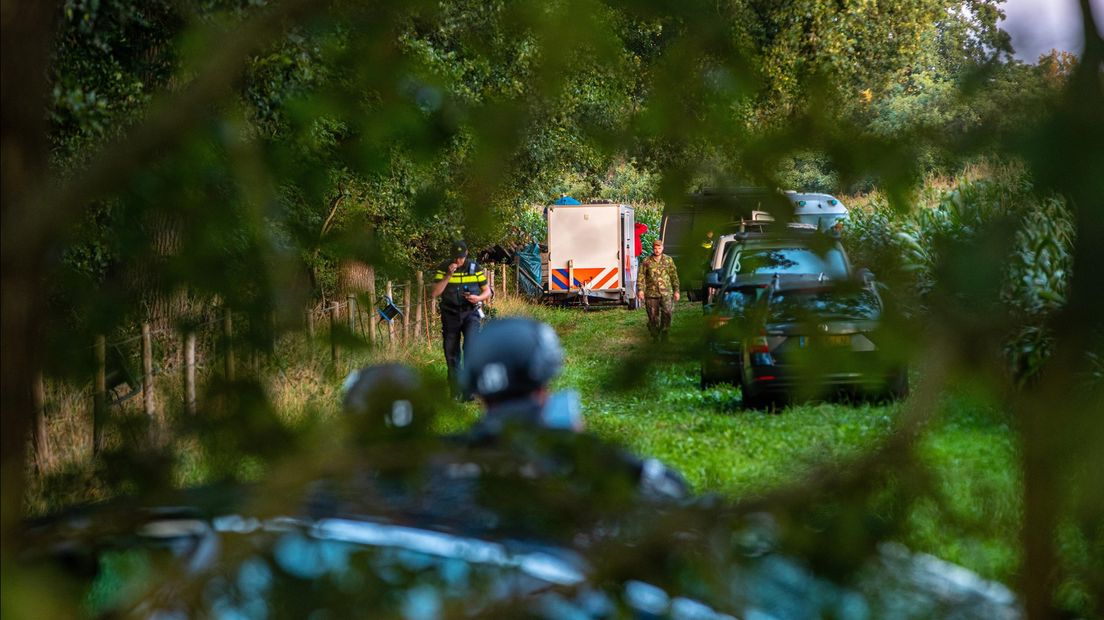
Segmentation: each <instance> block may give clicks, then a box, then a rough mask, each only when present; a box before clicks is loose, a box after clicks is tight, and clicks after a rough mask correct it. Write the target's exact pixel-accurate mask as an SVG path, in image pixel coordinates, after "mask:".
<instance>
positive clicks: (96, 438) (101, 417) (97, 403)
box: [92, 334, 107, 456]
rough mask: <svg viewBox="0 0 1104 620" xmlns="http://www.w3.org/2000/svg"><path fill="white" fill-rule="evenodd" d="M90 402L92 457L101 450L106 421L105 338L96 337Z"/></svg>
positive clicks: (101, 336)
mask: <svg viewBox="0 0 1104 620" xmlns="http://www.w3.org/2000/svg"><path fill="white" fill-rule="evenodd" d="M93 394H94V395H93V401H92V455H93V456H95V455H97V454H99V453H100V450H102V449H103V424H104V421H105V420H106V419H107V338H105V337H104V336H103V334H100V335H98V336H96V378H95V387H94V393H93Z"/></svg>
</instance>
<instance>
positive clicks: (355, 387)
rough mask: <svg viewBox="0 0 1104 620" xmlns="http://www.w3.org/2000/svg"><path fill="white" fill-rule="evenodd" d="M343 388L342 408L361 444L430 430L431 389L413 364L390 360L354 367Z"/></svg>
mask: <svg viewBox="0 0 1104 620" xmlns="http://www.w3.org/2000/svg"><path fill="white" fill-rule="evenodd" d="M342 392H343V393H344V396H343V397H342V401H341V405H342V410H344V412H345V416H346V417H345V419H346V422H347V424H348V426H349V428H350V431H351V434H352V439H353V441H354V443H355V444H356V445H358V446H364V445H367V444H370V443H375V442H380V441H391V440H396V439H406V438H410V437H414V436H418V435H421V434H428V433H429V423H430V422H429V418H430V411H431V409H432V408H431V403H430V402H429V401H428V394H427V392H428V390H426V389H425V385H424V384H423V382H422V379H421V377H419V376H418V373H417V372H416V371H415V370H414V369H412V368H410V367H409V366H405V365H403V364H395V363H389V364H376V365H373V366H365V367H364V368H360V369H358V370H354V371H353V372H351V373H349V376H348V377H346V378H345V383H344V385H342Z"/></svg>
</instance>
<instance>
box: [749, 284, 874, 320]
mask: <svg viewBox="0 0 1104 620" xmlns="http://www.w3.org/2000/svg"><path fill="white" fill-rule="evenodd" d="M770 313H771V320H772V321H779V322H786V323H790V322H797V321H803V320H810V319H854V320H874V319H877V318H878V317H879V316H880V314H881V304H880V303H879V302H878V298H877V296H875V295H874V293H872V292H871V291H869V290H867V289H860V290H854V291H840V290H813V291H809V290H796V291H778V292H775V293H774V295H773V296H771V300H770Z"/></svg>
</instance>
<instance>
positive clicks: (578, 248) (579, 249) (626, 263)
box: [544, 204, 636, 304]
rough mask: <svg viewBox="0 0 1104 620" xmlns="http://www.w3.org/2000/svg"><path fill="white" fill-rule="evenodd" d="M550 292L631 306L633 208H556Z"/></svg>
mask: <svg viewBox="0 0 1104 620" xmlns="http://www.w3.org/2000/svg"><path fill="white" fill-rule="evenodd" d="M546 218H547V222H548V264H547V267H546V269H545V273H546V274H547V275H546V276H545V278H544V290H545V294H546V295H548V296H549V297H552V298H559V300H560V301H564V302H567V301H570V300H572V299H573V298H577V299H578V301H580V302H581V303H583V304H589V303H590V300H591V299H592V298H594V299H597V300H608V301H616V302H619V303H628V301H629V300H630V299H631V297H632V295H633V294H634V291H633V290H632V286H633V282H632V281H631V276H630V274H631V270H630V267H631V261H633V260H636V257H635V255H634V251H633V250H634V248H635V237H634V224H635V219H634V213H633V208H632V207H630V206H628V205H622V204H586V205H550V206H549V207H548V210H547V212H546Z"/></svg>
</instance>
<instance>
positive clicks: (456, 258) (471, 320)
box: [430, 241, 491, 385]
mask: <svg viewBox="0 0 1104 620" xmlns="http://www.w3.org/2000/svg"><path fill="white" fill-rule="evenodd" d="M430 294H431V295H432V296H433V297H434V298H435V299H436V298H438V297H440V298H441V340H442V341H443V342H444V347H445V363H446V364H447V365H448V376H449V382H450V384H452V385H455V384H456V383H455V381H456V371H457V369H458V368H459V367H460V357H461V349H462V350H463V352H464V357H465V358H466V357H467V351H468V345H469V342H470V341H471V339H472V337H474V336H475V334H476V333H478V332H479V325H480V321H481V320H482V318H483V310H482V304H483V301H485V300H486V299H487V298H489V297H490V296H491V287H490V286H489V285H488V284H487V276H486V274H484V273H483V268H482V267H480V266H479V263H477V262H475V261H474V260H471V259H469V258H468V246H467V244H465V243H464V242H463V241H456V242H453V244H452V253H451V258H450V259H449V260H447V261H445V262H443V263H441V264H440V265H439V266H438V267H437V272H436V274H434V277H433V288H432V289H431V291H430Z"/></svg>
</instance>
